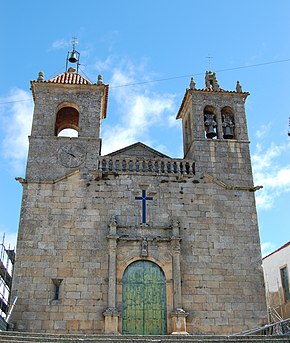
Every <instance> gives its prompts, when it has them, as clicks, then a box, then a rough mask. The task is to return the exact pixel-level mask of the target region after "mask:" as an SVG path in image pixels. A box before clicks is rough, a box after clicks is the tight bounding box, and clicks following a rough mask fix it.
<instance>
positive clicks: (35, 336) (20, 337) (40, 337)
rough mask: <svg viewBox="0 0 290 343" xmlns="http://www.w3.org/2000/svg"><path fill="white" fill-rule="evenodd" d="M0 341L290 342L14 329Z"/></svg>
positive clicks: (1, 335)
mask: <svg viewBox="0 0 290 343" xmlns="http://www.w3.org/2000/svg"><path fill="white" fill-rule="evenodd" d="M0 342H1V343H2V342H3V343H5V342H10V343H32V342H35V343H36V342H37V343H53V342H57V343H80V342H81V343H120V342H124V343H181V342H186V343H245V342H248V343H250V342H253V343H279V342H285V343H286V342H287V343H290V336H287V337H285V336H283V337H281V336H280V337H278V336H207V335H204V336H203V335H188V336H184V335H182V336H175V335H174V336H104V335H72V334H71V335H70V334H49V333H43V334H42V333H28V332H15V331H2V332H0Z"/></svg>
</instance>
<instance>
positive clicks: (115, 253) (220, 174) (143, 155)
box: [11, 69, 266, 335]
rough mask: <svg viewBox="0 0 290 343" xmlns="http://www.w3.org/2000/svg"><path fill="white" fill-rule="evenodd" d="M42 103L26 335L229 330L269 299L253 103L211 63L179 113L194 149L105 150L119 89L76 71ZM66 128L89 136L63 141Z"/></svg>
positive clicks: (246, 323)
mask: <svg viewBox="0 0 290 343" xmlns="http://www.w3.org/2000/svg"><path fill="white" fill-rule="evenodd" d="M31 89H32V94H33V98H34V102H35V108H34V115H33V124H32V131H31V136H30V137H29V142H30V147H29V154H28V161H27V170H26V176H25V178H18V181H19V182H21V184H22V186H23V200H22V209H21V219H20V226H19V233H18V242H17V257H16V264H15V271H14V279H13V294H14V295H17V297H18V299H17V303H16V305H15V309H14V312H13V315H12V319H11V322H12V324H13V326H14V329H15V330H19V331H31V332H36V331H37V332H57V333H77V332H83V333H100V334H101V333H102V334H124V335H126V334H138V335H153V334H154V335H166V334H172V333H177V334H187V333H192V334H231V333H235V332H240V331H242V330H245V329H249V328H253V327H257V326H259V325H261V324H262V323H264V322H263V321H264V320H265V317H266V305H265V295H264V286H263V274H262V271H261V269H260V264H261V253H260V241H259V233H258V225H257V215H256V206H255V199H254V192H255V191H256V190H257V189H259V187H255V186H254V185H253V179H252V171H251V161H250V154H249V139H248V133H247V124H246V115H245V100H246V98H247V96H248V93H246V92H243V91H242V89H241V86H240V85H239V83H238V84H237V86H236V90H235V91H225V90H223V89H221V88H220V86H219V85H218V83H217V80H216V76H215V74H214V73H212V72H207V73H206V84H205V87H204V88H202V89H196V86H195V82H194V80H193V79H192V80H191V83H190V88H188V89H187V90H186V92H185V95H184V98H183V100H182V103H181V106H180V109H179V112H178V114H177V119H181V121H182V128H183V142H184V158H183V159H178V158H171V157H168V156H166V155H164V154H162V153H160V152H158V151H156V150H154V149H152V148H150V147H148V146H146V145H144V144H142V143H135V144H133V145H131V146H128V147H126V148H124V149H121V150H118V151H116V152H113V153H111V154H109V155H106V156H102V155H101V138H100V125H101V121H102V120H103V119H104V118H106V112H107V100H108V85H105V84H103V82H102V78H101V76H99V78H98V82H97V83H96V84H92V83H91V82H89V81H88V80H87V79H85V78H84V77H82V76H81V75H79V74H77V73H76V72H75V70H73V69H69V70H68V71H66V72H64V73H62V74H60V75H58V76H56V77H54V78H52V79H50V80H45V79H44V76H43V73H39V77H38V79H37V80H35V81H32V82H31ZM66 128H71V129H75V130H77V131H78V137H72V138H69V137H61V136H59V133H60V132H61V131H62V130H63V129H66Z"/></svg>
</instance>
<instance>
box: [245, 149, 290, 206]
mask: <svg viewBox="0 0 290 343" xmlns="http://www.w3.org/2000/svg"><path fill="white" fill-rule="evenodd" d="M289 148H290V143H287V144H282V145H276V144H274V143H272V144H271V146H270V147H269V148H267V149H265V148H264V147H263V146H262V145H259V144H258V145H257V146H256V151H255V153H254V154H253V155H252V163H253V174H254V180H255V184H257V185H263V187H264V188H263V190H261V191H259V192H258V193H257V194H256V202H257V206H258V209H263V210H267V209H270V208H272V207H273V206H274V204H275V200H276V199H277V197H279V196H280V195H281V194H283V193H285V192H290V164H287V162H288V161H289V155H287V154H289ZM285 163H286V164H285Z"/></svg>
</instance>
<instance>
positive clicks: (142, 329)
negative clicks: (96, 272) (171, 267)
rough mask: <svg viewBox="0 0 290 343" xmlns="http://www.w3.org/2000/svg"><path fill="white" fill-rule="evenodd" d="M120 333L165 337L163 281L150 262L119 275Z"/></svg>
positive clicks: (164, 281) (137, 263) (161, 275)
mask: <svg viewBox="0 0 290 343" xmlns="http://www.w3.org/2000/svg"><path fill="white" fill-rule="evenodd" d="M122 305H123V306H122V308H123V313H122V333H123V334H124V335H166V327H167V323H166V280H165V276H164V273H163V271H162V270H161V268H160V267H159V266H158V265H157V264H156V263H154V262H151V261H147V260H139V261H135V262H133V263H131V264H130V265H129V266H128V267H127V268H126V270H125V272H124V275H123V288H122Z"/></svg>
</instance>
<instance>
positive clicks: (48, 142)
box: [26, 55, 108, 180]
mask: <svg viewBox="0 0 290 343" xmlns="http://www.w3.org/2000/svg"><path fill="white" fill-rule="evenodd" d="M74 56H75V55H74ZM69 60H70V59H69ZM31 90H32V94H33V99H34V104H35V107H34V114H33V123H32V131H31V136H30V138H29V140H30V145H29V155H28V162H27V171H26V178H27V179H28V180H55V179H57V178H59V177H62V176H63V175H65V174H68V173H69V172H70V171H72V170H74V169H76V168H79V167H85V168H87V169H94V168H95V167H96V163H97V161H98V156H99V155H100V151H101V139H100V125H101V121H102V119H104V118H106V111H107V99H108V85H104V84H103V82H102V76H101V75H99V76H98V81H97V83H95V84H93V83H91V82H90V81H89V80H87V79H86V78H84V77H83V76H81V75H80V74H78V73H76V70H75V69H74V68H72V67H70V68H68V70H67V71H66V72H64V73H62V74H60V75H57V76H56V77H53V78H51V79H49V80H45V79H44V74H43V73H42V72H40V73H39V75H38V79H37V80H35V81H31ZM64 129H73V130H75V131H76V132H77V137H63V136H62V135H61V133H62V131H63V130H64Z"/></svg>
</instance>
